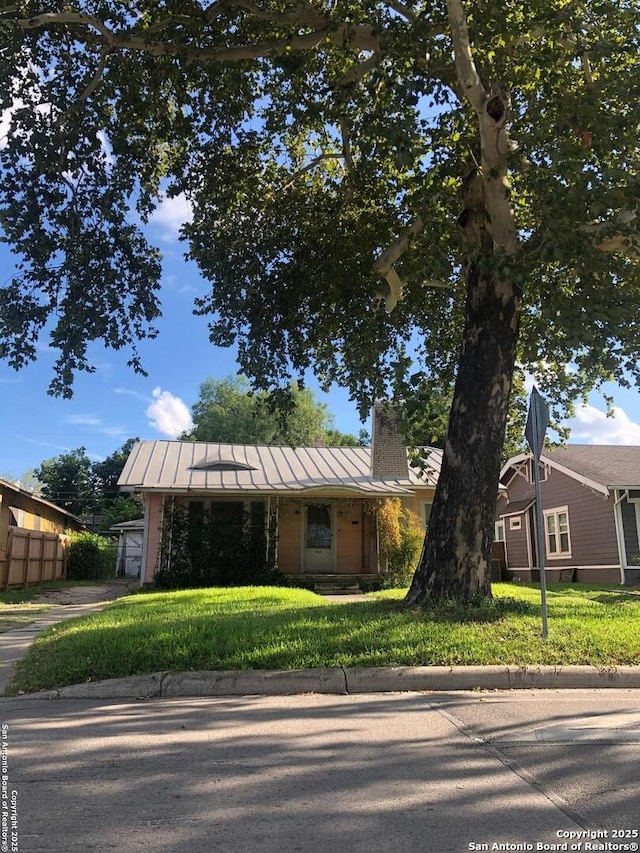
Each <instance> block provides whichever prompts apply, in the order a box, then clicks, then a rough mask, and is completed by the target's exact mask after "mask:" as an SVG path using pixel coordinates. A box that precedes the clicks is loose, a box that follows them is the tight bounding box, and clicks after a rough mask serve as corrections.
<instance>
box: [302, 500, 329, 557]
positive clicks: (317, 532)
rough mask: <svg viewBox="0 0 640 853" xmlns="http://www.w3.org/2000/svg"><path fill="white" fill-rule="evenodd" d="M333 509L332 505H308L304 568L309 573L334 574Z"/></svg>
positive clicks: (306, 508) (306, 510) (306, 511)
mask: <svg viewBox="0 0 640 853" xmlns="http://www.w3.org/2000/svg"><path fill="white" fill-rule="evenodd" d="M333 555H334V531H333V507H332V505H331V504H306V505H305V528H304V567H305V570H306V571H307V572H332V571H333V569H334V566H333V563H334V560H333Z"/></svg>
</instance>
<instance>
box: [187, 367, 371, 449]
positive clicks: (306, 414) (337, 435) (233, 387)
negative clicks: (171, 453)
mask: <svg viewBox="0 0 640 853" xmlns="http://www.w3.org/2000/svg"><path fill="white" fill-rule="evenodd" d="M287 390H288V392H289V395H290V396H289V400H288V407H287V409H286V410H282V409H277V408H276V407H275V406H274V405H273V404H272V403H273V401H272V400H271V397H270V395H269V394H267V393H266V392H257V393H252V392H251V386H250V384H249V382H248V381H247V380H246V379H245V378H244V377H227V378H226V379H208V380H207V381H206V382H204V383H203V384H202V385H201V386H200V396H199V398H198V400H197V402H196V403H194V405H193V407H192V410H191V413H192V418H193V423H194V427H193V429H192V430H191V431H190V432H189V433H186V434H184V435H183V436H182V438H183V439H190V440H192V441H219V442H226V443H231V444H290V445H291V446H293V447H301V446H304V445H313V444H314V443H316V442H322V443H324V444H327V445H329V444H333V445H345V444H347V445H357V444H359V440H358V439H357V438H356V437H355V436H353V435H348V434H346V433H341V432H339V431H338V430H336V429H335V426H334V419H333V415H331V413H330V412H329V409H328V407H327V406H326V405H325V404H324V403H320V402H319V401H318V400H316V398H315V395H314V393H313V391H312V390H311V389H309V388H303V389H300V388H298V386H297V385H295V384H294V385H292V386H291V387H290V388H289V389H287Z"/></svg>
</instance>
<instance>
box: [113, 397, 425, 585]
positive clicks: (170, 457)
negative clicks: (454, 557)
mask: <svg viewBox="0 0 640 853" xmlns="http://www.w3.org/2000/svg"><path fill="white" fill-rule="evenodd" d="M421 456H422V458H423V459H424V460H425V461H426V467H425V470H424V471H420V470H419V468H417V467H416V468H411V467H410V466H409V464H408V455H407V448H406V447H405V444H404V440H403V438H402V436H401V435H400V433H399V431H398V427H397V421H396V417H395V415H394V413H393V412H390V411H386V410H385V409H383V408H382V406H381V405H379V404H377V405H376V407H375V409H374V418H373V434H372V446H371V448H368V447H298V448H293V447H280V446H279V447H268V446H263V447H261V446H250V445H234V444H217V443H205V442H191V441H144V442H139V443H137V444H136V445H135V446H134V447H133V449H132V451H131V455H130V456H129V459H128V460H127V463H126V465H125V467H124V470H123V472H122V475H121V477H120V480H119V485H120V487H121V488H122V489H123V490H125V491H130V492H136V493H138V494H140V495H141V496H142V500H143V505H144V539H143V556H142V572H141V583H150V582H151V581H153V577H154V573H155V571H156V568H157V566H158V558H159V550H160V539H161V529H162V518H163V508H164V506H165V499H166V498H167V497H172V496H173V497H175V498H176V500H177V501H179V502H180V503H182V504H183V505H185V506H188V507H189V509H190V511H192V512H194V513H196V514H197V513H201V512H202V511H203V510H206V509H212V510H214V512H215V513H216V516H217V517H218V518H219V519H220V523H229V524H231V523H233V522H234V519H235V518H236V517H241V516H242V514H243V513H245V514H246V515H248V516H249V517H250V519H251V524H255V523H256V520H257V522H258V524H261V525H264V529H270V530H271V536H272V538H273V539H274V542H275V543H277V544H276V545H275V548H274V551H276V563H277V567H278V568H279V569H280V571H282V572H284V573H285V574H287V575H289V576H290V577H293V578H298V579H301V578H304V579H305V580H307V581H311V582H316V581H317V582H322V581H323V580H325V581H326V580H328V578H329V576H331V577H332V578H333V580H334V581H336V582H337V581H339V580H343V581H346V580H347V579H349V580H351V581H352V582H355V581H359V580H362V579H366V578H372V577H375V576H376V575H377V574H378V572H379V560H378V548H377V531H376V521H375V514H374V513H373V512H372V511H371V509H372V506H373V504H372V502H373V501H374V500H375V499H379V498H385V497H399V498H401V499H402V502H403V504H404V505H405V506H406V507H407V508H409V509H412V510H413V511H414V512H415V513H416V514H418V515H419V517H420V519H421V520H422V522H423V523H424V524H426V521H427V519H428V516H429V512H430V509H431V503H432V501H433V495H434V491H435V485H436V482H437V476H438V473H439V470H440V465H441V459H442V452H441V451H440V450H434V449H431V448H425V449H424V450H423V451H422V454H421ZM269 519H270V520H271V524H269ZM274 525H275V530H273V527H274ZM274 533H275V536H274Z"/></svg>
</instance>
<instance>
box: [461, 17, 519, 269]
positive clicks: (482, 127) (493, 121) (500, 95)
mask: <svg viewBox="0 0 640 853" xmlns="http://www.w3.org/2000/svg"><path fill="white" fill-rule="evenodd" d="M447 9H448V12H449V25H450V28H451V37H452V40H453V51H454V57H455V64H456V71H457V74H458V80H459V81H460V85H461V86H462V91H463V93H464V95H465V97H466V98H467V100H468V101H469V103H470V104H471V106H472V107H473V108H474V110H475V112H476V115H477V116H478V127H479V131H480V148H481V154H482V156H481V177H482V181H483V186H484V196H485V205H486V210H487V213H488V215H489V220H490V233H491V237H492V239H493V244H494V246H495V247H496V248H500V249H502V250H504V251H505V252H507V254H514V253H515V251H516V249H517V235H516V229H515V222H514V215H513V207H512V206H511V202H510V200H509V181H508V178H507V161H508V154H509V150H510V141H509V135H508V133H507V129H506V125H507V120H508V116H509V98H508V95H507V94H506V93H505V92H503V91H500V90H499V89H498V90H496V91H491V92H487V90H486V89H485V87H484V85H483V83H482V80H481V79H480V75H479V74H478V69H477V68H476V64H475V62H474V59H473V52H472V50H471V42H470V39H469V31H468V29H467V20H466V15H465V11H464V6H463V3H462V0H447Z"/></svg>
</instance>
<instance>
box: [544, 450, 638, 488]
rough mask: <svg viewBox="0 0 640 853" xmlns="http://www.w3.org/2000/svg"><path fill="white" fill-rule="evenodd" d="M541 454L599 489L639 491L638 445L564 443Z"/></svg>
mask: <svg viewBox="0 0 640 853" xmlns="http://www.w3.org/2000/svg"><path fill="white" fill-rule="evenodd" d="M542 455H543V457H544V458H545V459H548V460H549V461H551V462H555V463H557V464H558V465H562V466H563V467H564V468H567V469H568V470H570V471H573V472H574V473H576V474H578V475H579V476H580V477H584V478H587V479H589V480H593V481H594V482H596V483H600V484H601V485H603V486H607V487H609V488H621V487H625V486H627V487H632V488H640V446H639V445H621V444H568V445H567V446H566V447H559V448H557V449H555V450H545V451H544V453H543V454H542Z"/></svg>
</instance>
